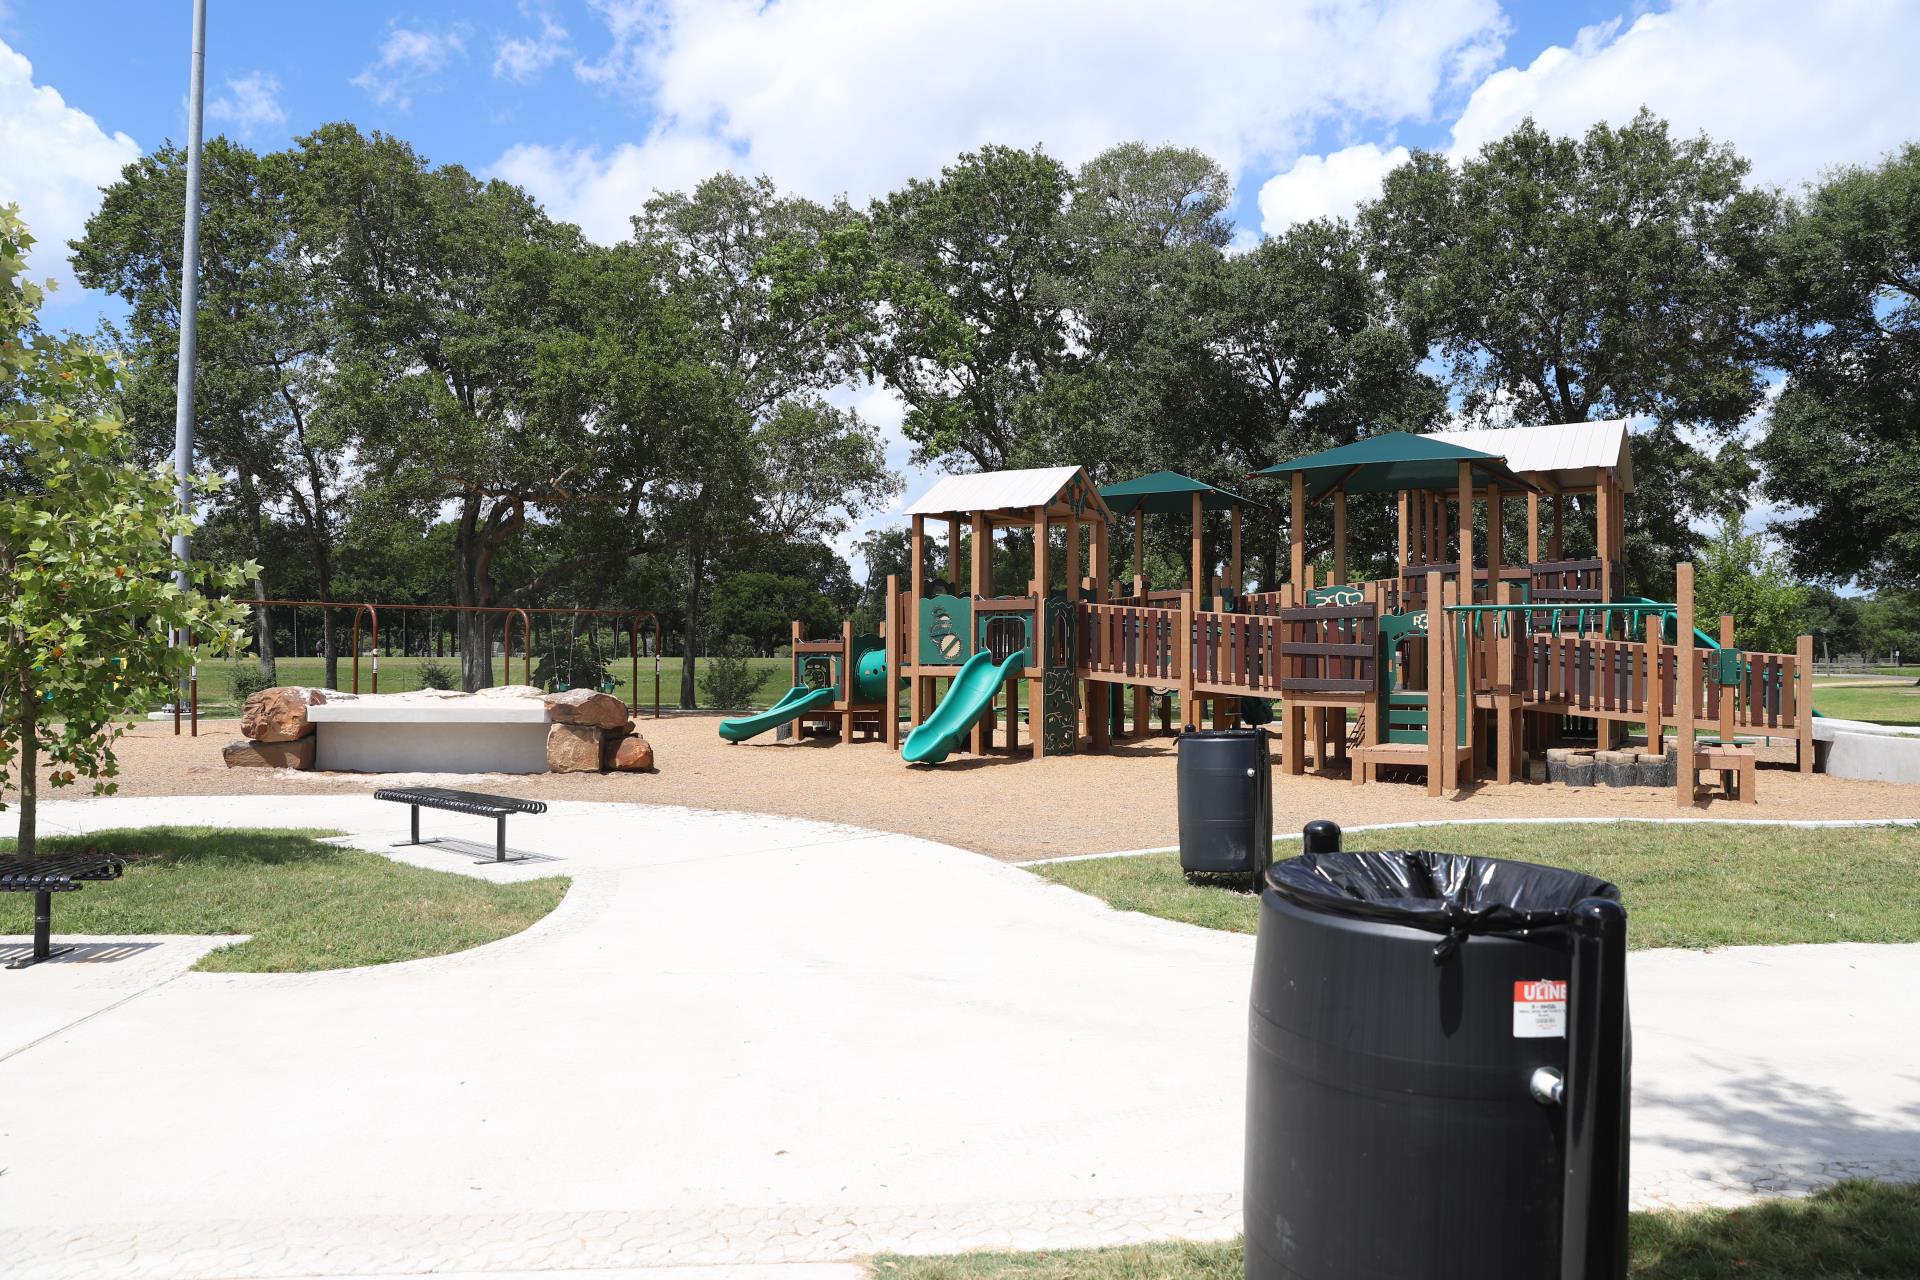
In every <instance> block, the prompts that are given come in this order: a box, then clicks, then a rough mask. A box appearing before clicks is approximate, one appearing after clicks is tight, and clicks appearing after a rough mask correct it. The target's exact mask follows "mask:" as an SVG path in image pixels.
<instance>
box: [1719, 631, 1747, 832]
mask: <svg viewBox="0 0 1920 1280" xmlns="http://www.w3.org/2000/svg"><path fill="white" fill-rule="evenodd" d="M1720 647H1721V648H1722V649H1731V648H1733V615H1732V614H1730V613H1723V614H1721V615H1720ZM1714 683H1715V684H1716V685H1717V686H1718V691H1719V694H1720V742H1721V745H1723V746H1728V747H1730V746H1732V745H1733V687H1732V686H1731V685H1722V684H1720V683H1719V682H1718V681H1717V680H1716V681H1715V682H1714ZM1745 798H1746V797H1744V796H1742V797H1741V799H1745Z"/></svg>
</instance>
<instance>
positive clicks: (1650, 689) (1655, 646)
mask: <svg viewBox="0 0 1920 1280" xmlns="http://www.w3.org/2000/svg"><path fill="white" fill-rule="evenodd" d="M1646 632H1647V750H1648V751H1652V752H1655V753H1658V752H1659V751H1660V750H1661V745H1662V743H1664V742H1665V740H1666V736H1667V730H1666V726H1665V725H1664V724H1662V723H1661V719H1660V717H1661V716H1662V715H1663V714H1665V713H1664V712H1663V711H1662V710H1661V709H1660V703H1661V697H1660V619H1659V618H1658V617H1657V616H1655V615H1653V614H1649V615H1647V618H1646Z"/></svg>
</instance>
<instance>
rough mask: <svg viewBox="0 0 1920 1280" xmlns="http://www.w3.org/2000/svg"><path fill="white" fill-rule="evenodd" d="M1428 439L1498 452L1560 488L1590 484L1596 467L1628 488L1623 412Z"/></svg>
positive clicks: (1628, 455)
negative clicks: (1607, 417)
mask: <svg viewBox="0 0 1920 1280" xmlns="http://www.w3.org/2000/svg"><path fill="white" fill-rule="evenodd" d="M1428 439H1431V440H1444V441H1446V442H1447V443H1449V444H1457V445H1459V446H1461V447H1462V448H1466V449H1475V450H1478V451H1480V452H1482V453H1491V454H1498V455H1499V456H1500V457H1503V458H1505V459H1506V460H1507V465H1508V466H1509V467H1512V468H1513V469H1514V470H1515V471H1522V472H1530V473H1533V474H1536V475H1543V476H1545V477H1546V478H1547V479H1548V480H1550V481H1552V482H1553V483H1554V484H1556V485H1559V486H1560V487H1561V488H1564V489H1585V488H1591V487H1592V486H1593V485H1594V483H1595V482H1596V481H1597V479H1598V473H1599V472H1601V471H1603V470H1610V471H1612V472H1613V473H1614V475H1615V476H1616V477H1617V478H1618V479H1619V481H1620V487H1621V488H1622V489H1625V490H1626V491H1627V492H1628V493H1631V492H1633V451H1632V449H1631V447H1630V443H1629V440H1628V436H1627V420H1626V419H1625V418H1614V419H1612V420H1610V421H1606V422H1565V423H1559V424H1555V425H1551V426H1540V427H1485V428H1480V429H1476V430H1465V431H1436V432H1434V433H1433V435H1431V436H1429V437H1428Z"/></svg>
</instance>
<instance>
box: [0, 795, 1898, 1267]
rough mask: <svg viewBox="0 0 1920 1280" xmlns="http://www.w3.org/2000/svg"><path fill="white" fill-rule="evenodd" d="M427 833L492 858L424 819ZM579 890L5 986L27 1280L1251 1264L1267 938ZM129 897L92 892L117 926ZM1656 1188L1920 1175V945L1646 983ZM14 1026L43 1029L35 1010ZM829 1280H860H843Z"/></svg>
mask: <svg viewBox="0 0 1920 1280" xmlns="http://www.w3.org/2000/svg"><path fill="white" fill-rule="evenodd" d="M45 817H46V822H47V825H48V827H49V828H53V829H62V830H68V831H80V830H87V829H100V828H103V827H107V826H130V825H143V824H149V823H159V822H169V823H211V824H217V825H230V826H231V825H243V826H252V825H259V826H325V827H332V828H334V829H338V830H344V831H346V832H348V833H349V842H351V843H354V844H357V845H359V846H361V847H366V848H374V849H384V848H385V846H386V845H387V843H388V842H389V841H391V840H393V839H394V838H396V837H397V836H399V835H400V834H401V833H402V832H403V830H404V827H405V820H406V813H405V810H404V809H402V808H401V807H399V806H396V805H387V804H381V803H378V802H375V801H372V800H370V799H366V798H362V797H339V796H327V797H293V798H269V797H221V798H219V799H216V800H206V799H193V798H188V797H176V798H151V799H115V800H105V801H91V802H69V803H64V804H55V805H50V806H48V808H47V810H46V813H45ZM423 821H425V822H426V824H427V827H428V830H429V831H430V832H433V833H442V832H444V833H455V834H460V835H465V836H469V837H471V838H473V839H476V840H485V839H488V838H490V835H491V824H489V823H486V822H484V821H479V820H466V819H460V818H457V817H454V816H452V815H444V814H435V815H431V816H430V817H423ZM509 835H510V836H511V837H512V838H513V840H514V842H515V843H516V844H517V845H521V846H524V847H527V848H529V849H534V850H538V851H540V852H542V853H546V854H549V855H552V856H553V859H554V860H553V861H550V862H543V863H533V864H520V865H514V866H509V867H503V868H496V867H487V866H475V865H474V864H473V863H472V862H471V861H470V860H469V859H468V858H466V857H464V856H462V855H460V854H458V853H455V852H452V851H450V850H445V849H434V848H423V849H410V850H404V851H396V852H398V853H403V854H404V855H405V856H406V857H407V858H408V860H409V861H414V862H418V863H422V864H424V865H430V866H436V867H440V868H443V869H445V870H448V871H453V872H460V873H463V874H473V875H479V876H485V877H490V878H505V877H526V876H534V875H542V874H553V873H555V872H560V873H564V874H567V875H570V876H572V877H574V885H573V888H572V890H571V891H570V892H569V893H568V894H567V896H566V898H565V900H564V901H563V903H562V904H561V906H560V907H559V908H558V909H557V910H556V911H555V912H554V913H553V914H552V915H551V916H549V917H548V918H547V919H546V920H544V921H542V922H541V923H539V924H538V925H536V926H535V927H533V928H532V929H530V930H528V931H527V932H525V933H523V934H520V935H518V936H516V937H513V938H508V939H504V940H502V941H500V942H498V943H494V944H492V945H490V946H486V947H481V948H478V949H476V950H473V951H468V952H465V953H462V954H460V955H456V956H448V957H442V958H439V959H434V960H425V961H417V962H413V963H410V964H403V965H391V966H385V967H381V968H374V969H361V970H347V971H340V972H333V973H324V974H307V975H248V974H208V973H191V972H186V969H187V968H188V966H189V965H190V964H191V963H192V961H193V959H194V958H196V957H197V956H198V955H199V954H200V949H201V948H203V947H204V946H205V945H206V944H205V941H204V940H198V939H195V940H171V939H169V940H155V939H134V940H128V941H129V942H138V943H149V942H155V941H159V942H160V945H158V946H151V947H143V948H139V949H133V948H131V947H130V948H127V949H123V950H120V951H117V952H115V951H112V950H96V951H94V952H93V953H92V954H91V955H83V957H82V960H83V962H82V963H56V964H52V965H43V966H40V967H39V968H37V969H32V970H27V971H24V972H21V973H0V1091H3V1092H4V1095H5V1096H7V1097H9V1098H34V1099H43V1100H45V1105H34V1106H29V1107H17V1106H15V1107H9V1108H7V1109H6V1110H5V1111H4V1112H0V1166H4V1172H3V1173H0V1257H5V1258H7V1259H8V1264H9V1272H8V1274H9V1275H10V1276H16V1277H42V1276H48V1277H50V1276H63V1277H64V1276H78V1275H102V1276H106V1275H111V1276H114V1277H142V1276H151V1277H174V1278H180V1280H185V1278H189V1277H195V1278H205V1277H233V1276H273V1277H299V1276H329V1277H340V1276H354V1275H369V1276H371V1275H382V1276H384V1275H411V1274H418V1273H422V1272H427V1271H437V1272H445V1273H476V1274H488V1275H493V1276H497V1275H499V1274H501V1273H513V1272H540V1271H552V1270H561V1269H568V1268H578V1269H603V1270H613V1269H617V1268H646V1267H664V1266H687V1265H696V1264H706V1265H715V1264H746V1263H760V1264H766V1263H836V1262H838V1263H844V1262H846V1261H847V1260H849V1259H851V1258H854V1257H857V1256H858V1255H860V1254H863V1253H867V1252H872V1251H874V1250H878V1249H901V1250H911V1251H918V1252H926V1251H941V1250H949V1249H957V1248H963V1247H970V1246H1000V1247H1018V1248H1030V1247H1040V1246H1048V1245H1055V1246H1064V1245H1083V1244H1100V1243H1115V1242H1121V1241H1129V1240H1141V1239H1151V1238H1165V1237H1169V1236H1189V1237H1202V1238H1218V1237H1224V1236H1229V1235H1232V1234H1234V1233H1235V1232H1237V1230H1238V1227H1239V1203H1238V1194H1237V1193H1238V1188H1239V1182H1240V1138H1241V1134H1240V1128H1241V1120H1242V1105H1243V1087H1244V1060H1245V1019H1246V994H1247V980H1248V973H1249V962H1250V960H1251V955H1252V940H1251V939H1250V938H1245V937H1237V936H1233V935H1227V934H1218V933H1209V932H1205V931H1202V930H1198V929H1191V928H1188V927H1185V926H1181V925H1175V924H1171V923H1168V922H1165V921H1159V920H1154V919H1151V918H1148V917H1145V916H1139V915H1130V914H1123V913H1118V912H1113V911H1110V910H1108V909H1107V908H1106V907H1104V906H1102V905H1101V904H1099V903H1097V902H1095V901H1093V900H1092V899H1089V898H1085V897H1082V896H1080V895H1078V894H1074V893H1072V892H1070V891H1068V890H1066V889H1063V888H1059V887H1056V886H1050V885H1047V884H1045V883H1044V882H1042V881H1040V880H1038V879H1037V878H1035V877H1033V876H1031V875H1029V874H1028V873H1026V872H1023V871H1020V870H1018V869H1015V868H1012V867H1007V866H1004V865H999V864H996V863H994V862H992V861H990V860H988V859H985V858H981V857H979V856H976V855H973V854H969V853H965V852H962V851H960V850H956V849H952V848H948V847H944V846H940V845H935V844H931V843H928V842H925V841H921V840H916V839H912V838H908V837H903V836H895V835H885V834H879V833H875V832H868V831H860V830H855V829H851V828H844V827H831V826H826V825H821V824H814V823H805V822H798V821H793V820H788V819H773V818H763V817H754V816H749V815H740V814H714V813H697V812H692V811H688V810H680V809H667V808H641V807H634V806H614V805H592V804H558V805H556V806H555V807H554V808H553V810H552V811H550V812H549V813H548V814H547V815H545V816H544V817H538V818H526V819H517V820H514V821H512V822H511V823H510V824H509ZM112 891H113V889H112V886H110V885H108V886H98V887H95V888H91V889H89V890H87V892H90V893H111V892H112ZM1632 978H1633V983H1634V991H1633V1001H1634V1004H1633V1017H1634V1028H1635V1035H1636V1083H1637V1096H1636V1109H1635V1113H1634V1130H1635V1144H1634V1178H1635V1187H1636V1195H1637V1197H1638V1198H1639V1200H1640V1201H1641V1202H1642V1203H1673V1204H1695V1203H1701V1202H1709V1201H1726V1200H1732V1199H1741V1198H1750V1197H1751V1196H1752V1195H1754V1194H1756V1192H1765V1191H1770V1190H1784V1189H1791V1188H1793V1187H1795V1186H1801V1185H1812V1184H1816V1183H1818V1182H1820V1181H1823V1180H1827V1179H1830V1178H1832V1177H1834V1176H1840V1175H1843V1174H1845V1173H1848V1172H1854V1171H1860V1172H1867V1173H1873V1174H1877V1175H1882V1176H1901V1175H1903V1174H1904V1175H1905V1176H1909V1177H1920V1076H1916V1073H1915V1072H1914V1071H1913V1070H1912V1069H1911V1067H1910V1066H1909V1067H1901V1066H1899V1065H1898V1064H1903V1063H1906V1064H1910V1063H1912V1062H1914V1061H1920V1028H1916V1026H1915V1024H1914V1022H1913V1020H1912V1019H1910V1018H1903V1017H1897V1016H1895V1015H1894V1010H1895V1009H1896V1008H1897V1007H1898V1003H1897V1001H1890V1000H1889V999H1888V997H1887V995H1886V993H1887V992H1900V991H1910V990H1912V989H1913V987H1914V984H1915V983H1916V981H1920V947H1851V946H1849V947H1817V948H1816V947H1802V948H1756V949H1737V950H1729V951H1724V952H1720V953H1717V954H1711V955H1707V954H1695V953H1642V954H1638V955H1636V956H1635V957H1634V960H1633V969H1632ZM16 1011H20V1013H19V1014H16ZM822 1274H825V1273H824V1272H823V1273H822Z"/></svg>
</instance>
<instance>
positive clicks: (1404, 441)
mask: <svg viewBox="0 0 1920 1280" xmlns="http://www.w3.org/2000/svg"><path fill="white" fill-rule="evenodd" d="M1463 462H1464V463H1467V464H1468V465H1469V466H1471V467H1472V468H1473V470H1474V473H1475V487H1476V488H1484V487H1485V486H1486V485H1488V484H1489V483H1493V484H1498V485H1499V486H1500V487H1501V488H1503V489H1509V488H1511V489H1535V490H1537V489H1538V488H1539V486H1537V485H1535V484H1532V483H1530V482H1529V481H1526V480H1522V479H1521V478H1520V477H1519V476H1517V475H1515V474H1514V473H1513V472H1512V471H1511V470H1509V469H1508V467H1507V463H1506V460H1505V459H1504V458H1501V457H1498V456H1496V455H1494V454H1491V453H1481V452H1480V451H1478V450H1477V449H1466V448H1462V447H1461V446H1460V445H1457V444H1448V443H1447V442H1446V441H1445V440H1436V439H1434V438H1433V437H1432V436H1417V435H1413V434H1410V433H1409V432H1405V431H1389V432H1386V433H1384V434H1382V435H1377V436H1368V437H1367V438H1366V439H1364V440H1356V441H1354V442H1353V443H1352V444H1343V445H1341V446H1340V447H1339V448H1337V449H1327V450H1324V451H1322V452H1320V453H1311V454H1308V455H1307V456H1306V457H1304V458H1295V459H1294V460H1293V461H1291V462H1282V463H1278V464H1276V465H1274V466H1271V467H1267V468H1266V469H1264V470H1261V471H1256V472H1255V473H1254V474H1255V475H1262V476H1281V475H1294V474H1298V473H1301V472H1304V473H1305V474H1306V478H1307V493H1308V498H1309V500H1310V501H1316V502H1317V501H1319V499H1320V498H1321V497H1323V496H1325V495H1326V494H1328V493H1331V492H1332V491H1333V490H1335V489H1345V490H1346V491H1347V492H1348V493H1397V492H1399V491H1400V490H1402V489H1443V490H1447V491H1449V492H1450V491H1452V490H1454V489H1457V488H1459V486H1460V464H1461V463H1463ZM1103 492H1104V490H1103Z"/></svg>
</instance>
